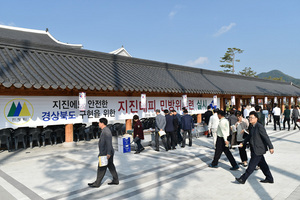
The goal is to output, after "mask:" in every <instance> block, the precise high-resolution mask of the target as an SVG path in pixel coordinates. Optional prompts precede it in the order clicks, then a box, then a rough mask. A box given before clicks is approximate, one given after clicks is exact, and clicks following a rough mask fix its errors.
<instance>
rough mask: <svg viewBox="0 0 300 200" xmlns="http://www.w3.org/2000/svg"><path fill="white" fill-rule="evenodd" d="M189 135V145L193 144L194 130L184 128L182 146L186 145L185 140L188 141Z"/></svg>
mask: <svg viewBox="0 0 300 200" xmlns="http://www.w3.org/2000/svg"><path fill="white" fill-rule="evenodd" d="M187 134H188V135H189V136H188V137H189V146H192V132H191V130H184V131H183V138H182V139H183V141H182V146H183V147H185V141H186V135H187Z"/></svg>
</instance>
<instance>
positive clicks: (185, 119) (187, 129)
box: [181, 110, 194, 148]
mask: <svg viewBox="0 0 300 200" xmlns="http://www.w3.org/2000/svg"><path fill="white" fill-rule="evenodd" d="M181 128H182V130H183V141H182V145H181V147H182V148H184V147H185V140H186V135H187V134H188V135H189V146H190V147H191V146H192V132H191V131H192V130H193V129H194V121H193V118H192V116H191V115H189V114H188V111H187V110H184V111H183V116H182V117H181Z"/></svg>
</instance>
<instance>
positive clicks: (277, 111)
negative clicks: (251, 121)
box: [272, 104, 281, 131]
mask: <svg viewBox="0 0 300 200" xmlns="http://www.w3.org/2000/svg"><path fill="white" fill-rule="evenodd" d="M272 113H273V116H274V117H273V118H274V131H276V124H277V125H278V126H279V130H281V126H280V114H281V110H280V108H279V107H278V106H277V104H274V108H273V111H272Z"/></svg>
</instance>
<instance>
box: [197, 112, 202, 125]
mask: <svg viewBox="0 0 300 200" xmlns="http://www.w3.org/2000/svg"><path fill="white" fill-rule="evenodd" d="M201 122H202V114H198V115H197V123H201Z"/></svg>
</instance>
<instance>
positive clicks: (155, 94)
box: [0, 25, 300, 130]
mask: <svg viewBox="0 0 300 200" xmlns="http://www.w3.org/2000/svg"><path fill="white" fill-rule="evenodd" d="M118 54H119V55H118ZM124 55H125V56H124ZM0 88H1V90H0V109H1V118H0V119H1V120H0V129H3V128H7V127H12V128H17V127H24V126H30V127H31V126H33V127H34V126H40V125H43V126H47V125H55V124H67V126H66V127H68V128H69V129H68V130H72V129H71V127H72V124H74V123H91V122H93V121H98V119H99V117H103V116H105V117H107V118H108V119H109V120H110V121H114V120H115V121H125V120H126V119H130V118H132V116H133V114H134V113H137V114H139V115H140V117H151V116H154V111H155V109H161V110H163V109H175V110H180V108H181V107H182V105H183V102H182V95H187V107H188V109H189V110H190V113H192V114H201V113H203V112H205V111H206V106H207V105H209V104H211V103H212V102H213V97H214V96H215V97H216V98H217V102H215V103H217V106H218V107H220V108H221V109H224V107H225V103H226V102H227V101H229V100H231V99H232V98H234V99H235V102H236V106H237V107H238V108H239V107H240V105H241V103H243V104H246V103H249V102H250V99H251V98H252V100H254V101H255V103H262V104H264V103H266V102H265V100H267V101H270V100H271V101H272V102H274V100H275V101H277V102H278V103H279V104H280V105H281V106H283V105H284V104H287V105H291V104H293V103H295V102H297V100H298V97H299V96H300V88H299V87H297V86H295V85H293V84H292V83H286V82H278V81H272V80H264V79H258V78H252V77H245V76H239V75H235V74H227V73H223V72H217V71H210V70H205V69H199V68H191V67H186V66H181V65H175V64H170V63H162V62H157V61H150V60H144V59H138V58H133V57H131V55H130V54H129V53H128V52H127V51H126V50H125V49H124V48H123V47H122V48H121V49H118V50H116V51H114V52H111V53H103V52H97V51H90V50H86V49H83V48H82V45H73V44H67V43H62V42H59V41H58V40H56V39H55V38H54V37H52V36H51V34H50V33H49V32H48V31H39V30H31V29H23V28H15V27H8V26H3V25H0ZM80 92H85V93H86V96H87V99H86V110H84V111H79V109H78V95H79V93H80ZM141 94H146V102H145V108H141Z"/></svg>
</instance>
